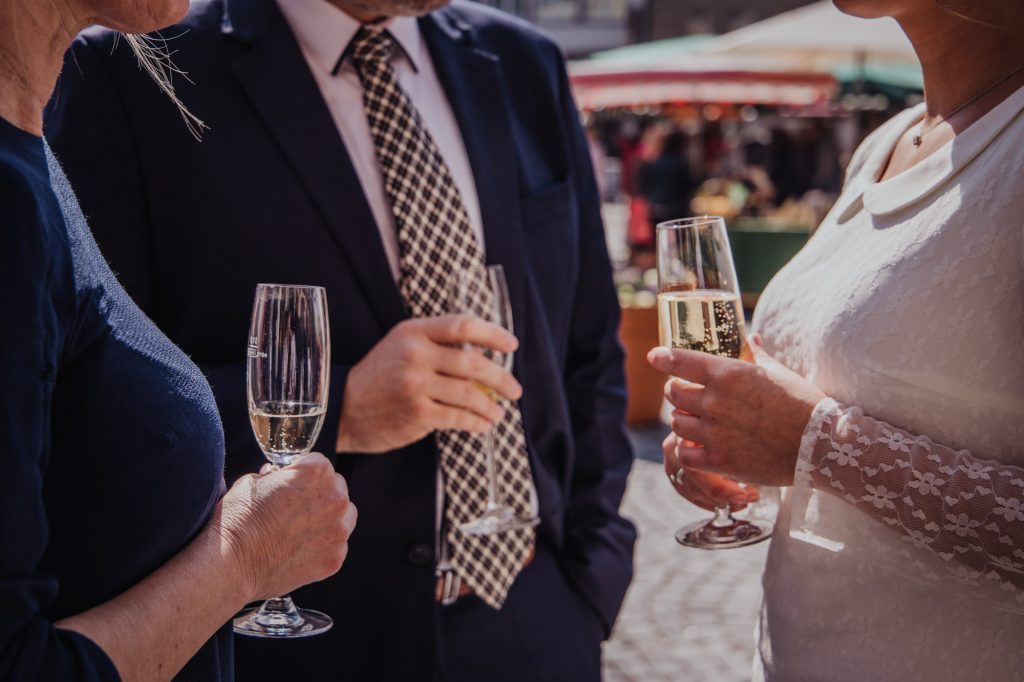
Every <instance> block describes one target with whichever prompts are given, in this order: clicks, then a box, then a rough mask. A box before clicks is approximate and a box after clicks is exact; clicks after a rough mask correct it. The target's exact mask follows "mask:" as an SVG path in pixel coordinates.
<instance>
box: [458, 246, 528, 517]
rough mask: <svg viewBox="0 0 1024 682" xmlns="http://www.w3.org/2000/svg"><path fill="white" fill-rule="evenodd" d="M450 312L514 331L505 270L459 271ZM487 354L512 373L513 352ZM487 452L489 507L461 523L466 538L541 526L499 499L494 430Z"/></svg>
mask: <svg viewBox="0 0 1024 682" xmlns="http://www.w3.org/2000/svg"><path fill="white" fill-rule="evenodd" d="M451 312H453V313H466V314H469V315H475V316H476V317H479V318H481V319H484V320H487V321H488V322H493V323H494V324H496V325H498V326H500V327H504V328H505V329H507V330H508V331H509V332H513V331H514V330H513V325H512V303H511V300H510V299H509V295H508V285H507V284H506V282H505V270H504V268H502V266H500V265H489V266H485V265H483V264H482V263H481V264H478V265H472V266H470V267H468V268H466V269H465V270H462V271H460V272H459V273H458V274H457V275H456V276H455V282H454V286H453V288H452V299H451ZM486 355H487V356H488V357H490V358H491V359H492V360H494V361H495V362H497V363H498V364H500V365H501V366H502V367H504V368H505V369H506V370H507V371H509V372H511V371H512V361H513V354H512V353H498V352H496V351H490V350H488V351H486ZM477 387H478V388H479V389H480V390H481V391H483V392H484V393H486V394H487V395H488V397H490V398H491V399H492V400H494V401H495V402H497V403H499V404H501V405H504V404H505V399H504V398H503V397H502V396H501V395H499V394H498V393H497V392H496V391H493V390H491V389H490V388H488V387H486V386H482V385H479V384H478V385H477ZM484 450H485V452H486V457H487V481H488V485H487V504H486V506H485V507H484V511H483V514H481V515H480V516H479V517H477V518H475V519H472V520H470V521H467V522H465V523H462V524H460V525H459V530H460V531H462V532H463V533H465V534H467V535H493V534H495V533H503V532H505V531H509V530H514V529H516V528H532V527H533V526H536V525H537V524H539V523H540V519H539V518H538V517H537V515H536V514H535V513H532V512H531V513H529V514H520V513H518V512H516V510H515V508H514V507H513V506H512V505H510V504H508V502H506V501H505V500H503V499H501V498H500V496H499V486H498V472H497V462H496V461H495V457H494V428H493V427H492V428H491V429H489V430H488V431H487V433H485V434H484Z"/></svg>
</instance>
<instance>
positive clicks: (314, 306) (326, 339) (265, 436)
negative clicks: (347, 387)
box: [234, 284, 334, 639]
mask: <svg viewBox="0 0 1024 682" xmlns="http://www.w3.org/2000/svg"><path fill="white" fill-rule="evenodd" d="M247 355H248V359H247V361H246V383H247V398H248V403H249V420H250V422H251V423H252V430H253V433H254V434H255V435H256V441H257V442H258V443H259V445H260V449H261V450H263V454H264V455H265V456H266V458H267V459H268V460H270V462H271V464H273V465H274V466H275V467H284V466H288V465H289V464H291V463H292V462H293V461H294V460H296V459H297V458H299V457H301V456H302V455H305V454H307V453H309V451H310V450H312V449H313V443H315V442H316V438H317V436H318V435H319V434H320V427H321V426H323V423H324V413H325V412H326V410H327V389H328V382H329V379H330V366H331V337H330V328H329V326H328V322H327V292H326V291H325V290H324V289H323V287H309V286H295V285H288V284H258V285H257V286H256V300H255V302H254V303H253V309H252V322H251V323H250V326H249V349H248V354H247ZM234 623H235V632H237V633H238V634H240V635H249V636H251V637H267V638H275V639H281V638H295V637H309V636H310V635H318V634H321V633H323V632H327V631H328V630H330V629H331V626H332V625H333V624H334V622H333V621H332V620H331V618H330V616H327V615H325V614H323V613H320V612H319V611H311V610H309V609H299V608H296V607H295V604H294V602H292V599H291V597H290V596H288V595H285V596H283V597H275V598H272V599H268V600H267V601H265V602H264V603H263V605H262V606H260V607H258V608H249V609H246V610H245V611H242V612H241V613H240V614H238V616H237V617H236V618H235V621H234Z"/></svg>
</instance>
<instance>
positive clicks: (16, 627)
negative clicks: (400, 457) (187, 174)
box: [0, 0, 356, 682]
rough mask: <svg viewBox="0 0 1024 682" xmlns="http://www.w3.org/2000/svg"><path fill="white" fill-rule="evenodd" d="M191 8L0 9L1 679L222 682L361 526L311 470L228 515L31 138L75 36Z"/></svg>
mask: <svg viewBox="0 0 1024 682" xmlns="http://www.w3.org/2000/svg"><path fill="white" fill-rule="evenodd" d="M187 6H188V3H187V2H184V1H182V0H153V1H151V2H131V1H129V0H103V1H99V0H66V1H65V2H61V3H49V2H22V1H19V0H2V1H0V235H2V238H3V248H0V307H2V308H3V311H4V319H5V321H6V324H5V327H4V333H3V334H0V378H2V379H0V470H2V471H3V473H2V475H0V605H2V607H0V679H4V680H53V681H54V682H56V681H60V682H66V681H68V680H120V679H125V680H155V679H170V678H171V677H176V678H177V679H180V680H197V681H198V680H201V681H203V682H209V681H211V680H231V679H233V677H234V670H233V664H232V632H231V622H230V619H231V617H232V616H233V615H234V614H235V613H236V612H237V611H239V610H240V609H241V608H242V607H243V606H245V604H247V603H249V602H251V601H255V600H258V599H264V598H267V597H271V596H274V595H278V594H286V593H288V592H289V591H291V590H292V589H294V588H296V587H298V586H300V585H302V584H304V583H308V582H311V581H315V580H319V579H321V578H324V577H326V576H328V575H330V574H332V573H334V572H336V571H337V570H338V568H339V566H340V565H341V563H342V561H343V560H344V558H345V554H346V551H347V540H348V537H349V535H350V534H351V532H352V529H353V526H354V523H355V514H356V511H355V507H354V506H353V505H351V504H350V503H349V501H348V496H347V490H346V487H345V482H344V480H343V479H342V478H341V477H340V476H339V475H338V474H336V473H335V472H334V469H333V468H332V467H331V465H330V463H329V462H328V461H327V460H326V459H325V458H324V457H323V456H321V455H308V456H306V457H304V458H301V459H299V460H298V461H297V462H296V463H295V464H293V465H292V466H290V467H288V468H287V469H284V470H280V471H272V472H267V473H264V474H261V475H248V476H245V477H243V478H242V479H241V480H239V481H238V482H237V483H236V484H235V485H234V486H232V488H231V489H230V490H228V491H227V494H226V495H225V492H224V479H223V463H224V436H223V432H222V429H221V422H220V418H219V417H218V415H217V409H216V405H215V403H214V398H213V394H212V393H211V392H210V387H209V385H208V384H207V382H206V380H205V379H204V378H203V375H202V373H201V372H200V371H199V369H198V368H197V367H196V366H195V365H194V364H192V362H191V361H190V360H189V359H188V358H187V357H186V356H185V354H184V353H182V352H181V351H180V350H179V349H178V348H177V347H175V346H174V344H172V343H171V341H169V340H168V339H167V337H165V336H164V335H163V334H162V333H160V331H159V330H158V329H157V328H156V326H155V325H154V324H153V323H152V322H150V320H149V319H147V317H146V316H145V314H143V313H142V311H141V310H139V308H138V307H136V305H135V304H134V303H132V301H131V299H130V298H129V297H128V296H127V294H125V292H124V290H123V289H122V288H121V287H120V285H119V284H118V283H117V281H116V280H115V279H114V275H113V274H112V273H111V272H110V269H109V268H108V267H107V265H106V262H105V261H104V260H103V257H102V256H101V255H100V253H99V251H98V250H97V248H96V244H95V242H93V239H92V236H91V235H90V233H89V228H88V226H87V225H86V221H85V218H84V217H83V215H82V212H81V210H80V209H79V207H78V204H77V202H76V200H75V195H74V193H73V192H72V190H71V188H70V187H69V186H68V183H67V180H66V179H65V177H64V174H63V172H62V170H61V167H60V165H59V164H58V163H57V161H56V160H55V159H54V157H53V155H52V154H51V153H50V150H49V147H48V146H47V144H46V141H45V140H44V139H43V137H42V128H43V107H44V105H45V104H46V101H47V99H49V97H50V94H51V92H52V90H53V87H54V83H55V82H56V80H57V78H58V75H59V73H60V70H61V64H62V58H63V53H64V50H65V49H66V48H67V46H68V45H70V43H71V41H72V39H73V38H74V36H75V33H76V32H77V31H79V30H81V29H83V28H85V27H86V26H89V25H91V24H100V25H103V26H108V27H111V28H112V29H116V30H122V31H139V32H142V31H151V30H155V29H157V28H159V27H161V26H163V25H166V24H169V23H171V22H173V21H175V20H177V19H179V18H180V17H181V16H182V15H183V14H184V12H185V10H186V9H187ZM128 40H130V41H133V44H136V45H137V43H135V41H136V40H137V39H136V38H134V37H129V38H128ZM144 61H145V60H144ZM144 85H145V87H148V88H152V89H153V90H154V91H156V92H158V93H159V92H160V89H159V88H157V87H156V86H154V84H153V83H152V82H149V83H144ZM164 89H165V90H167V91H169V92H170V88H169V87H168V85H167V84H166V83H164ZM163 94H164V93H161V94H160V95H159V96H161V97H162V96H163ZM172 94H173V93H172ZM101 96H102V95H101ZM165 99H166V103H167V104H168V105H169V106H170V107H171V108H175V107H174V103H173V102H172V101H171V99H167V98H165ZM137 123H138V125H139V126H141V127H143V128H145V127H146V125H147V121H145V120H139V121H137ZM177 125H178V126H180V127H181V128H182V129H184V128H185V125H184V124H183V123H182V122H181V121H180V120H179V121H178V122H177ZM137 227H141V226H137ZM335 617H337V618H339V619H346V618H349V617H350V614H346V613H343V612H335Z"/></svg>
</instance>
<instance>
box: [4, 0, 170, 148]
mask: <svg viewBox="0 0 1024 682" xmlns="http://www.w3.org/2000/svg"><path fill="white" fill-rule="evenodd" d="M188 6H189V3H188V0H145V1H140V2H128V1H127V0H37V1H33V0H0V116H3V117H4V118H5V119H7V120H8V121H10V122H12V123H14V124H15V125H16V126H18V127H19V128H21V129H23V130H26V131H28V132H31V133H35V134H36V135H41V134H42V119H43V108H44V107H45V106H46V102H47V101H48V100H49V99H50V93H51V92H53V87H54V84H55V83H56V81H57V74H58V73H60V67H61V60H62V59H63V56H64V51H65V50H66V49H67V48H68V45H70V44H71V40H72V39H73V38H74V37H75V35H76V34H77V33H78V32H79V31H81V30H82V29H84V28H86V27H87V26H91V25H93V24H99V25H101V26H107V27H109V28H113V29H116V30H118V31H124V32H127V33H147V32H149V31H154V30H156V29H158V28H161V27H164V26H168V25H169V24H173V23H174V22H176V21H178V20H179V19H181V18H182V17H184V16H185V13H186V12H187V11H188Z"/></svg>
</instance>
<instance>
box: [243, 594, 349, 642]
mask: <svg viewBox="0 0 1024 682" xmlns="http://www.w3.org/2000/svg"><path fill="white" fill-rule="evenodd" d="M234 625H235V633H236V634H239V635H245V636H247V637H265V638H268V639H295V638H298V637H312V636H313V635H320V634H323V633H325V632H327V631H328V630H330V629H331V626H332V625H334V621H333V620H331V617H330V616H328V615H326V614H324V613H320V612H319V611H311V610H310V609H299V608H296V607H295V603H294V602H293V601H292V598H291V597H277V598H275V599H268V600H267V601H265V602H263V605H262V606H260V607H258V608H257V607H253V608H249V609H245V610H244V611H242V612H241V613H239V614H238V615H237V616H235V620H234Z"/></svg>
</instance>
